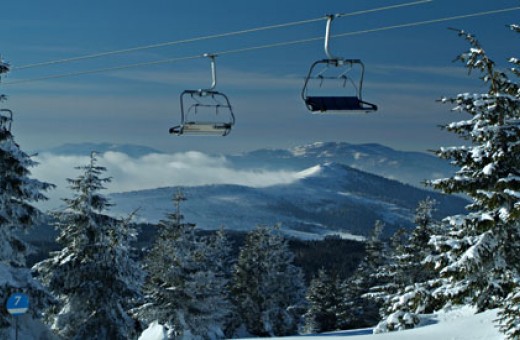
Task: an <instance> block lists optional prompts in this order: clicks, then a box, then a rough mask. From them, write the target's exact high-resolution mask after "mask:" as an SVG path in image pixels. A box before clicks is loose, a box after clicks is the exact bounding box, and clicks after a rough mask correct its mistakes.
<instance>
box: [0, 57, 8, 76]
mask: <svg viewBox="0 0 520 340" xmlns="http://www.w3.org/2000/svg"><path fill="white" fill-rule="evenodd" d="M7 72H9V64H8V63H6V62H5V61H3V60H2V57H0V74H2V73H7Z"/></svg>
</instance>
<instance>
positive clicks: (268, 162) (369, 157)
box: [39, 142, 454, 188]
mask: <svg viewBox="0 0 520 340" xmlns="http://www.w3.org/2000/svg"><path fill="white" fill-rule="evenodd" d="M92 151H96V152H98V153H100V154H103V153H105V152H108V151H112V152H120V153H123V154H126V155H127V156H129V157H132V158H140V157H144V156H146V155H149V154H163V153H162V152H161V151H158V150H156V149H153V148H149V147H146V146H141V145H133V144H111V143H80V144H64V145H62V146H58V147H55V148H52V149H47V150H40V151H39V152H40V153H50V154H54V155H66V156H72V155H74V156H88V155H89V154H90V153H91V152H92ZM214 156H215V155H214ZM221 156H222V155H218V157H221ZM225 159H226V160H227V161H228V162H229V166H230V167H233V168H234V169H236V170H243V169H256V170H271V171H272V170H296V171H300V170H303V169H305V168H309V167H311V166H313V165H316V164H319V163H326V162H334V163H340V164H345V165H348V166H350V167H353V168H355V169H359V170H362V171H365V172H369V173H373V174H376V175H379V176H383V177H386V178H390V179H395V180H398V181H401V182H403V183H407V184H411V185H415V186H418V187H420V188H423V187H424V186H423V185H422V183H423V182H424V180H427V179H436V178H441V177H448V176H449V175H450V174H453V172H454V168H453V167H452V166H451V165H450V164H449V163H448V162H447V161H445V160H441V159H439V158H437V157H435V156H433V155H430V154H427V153H422V152H408V151H398V150H394V149H391V148H389V147H386V146H383V145H380V144H349V143H345V142H316V143H313V144H309V145H303V146H297V147H294V148H291V149H260V150H255V151H251V152H246V153H242V154H237V155H225Z"/></svg>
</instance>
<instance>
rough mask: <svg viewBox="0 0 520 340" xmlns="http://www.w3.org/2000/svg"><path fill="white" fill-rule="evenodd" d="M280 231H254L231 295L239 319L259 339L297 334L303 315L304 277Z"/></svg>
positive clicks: (261, 228) (242, 251) (241, 257)
mask: <svg viewBox="0 0 520 340" xmlns="http://www.w3.org/2000/svg"><path fill="white" fill-rule="evenodd" d="M293 260H294V255H293V253H292V252H291V251H290V250H289V246H288V243H287V241H286V240H285V239H284V238H283V236H282V235H280V233H279V230H278V229H277V228H268V227H265V226H258V227H257V228H256V229H254V230H253V231H251V232H250V233H249V234H248V235H247V237H246V240H245V244H244V246H243V247H242V248H241V249H240V254H239V257H238V261H237V264H236V267H235V272H234V277H233V288H232V294H233V299H234V303H235V306H236V308H237V311H236V313H237V315H239V316H240V317H241V321H242V323H243V325H244V326H245V328H246V330H247V331H248V332H249V333H250V334H253V335H256V336H275V335H276V336H282V335H290V334H295V333H296V331H297V327H298V324H299V318H300V315H301V314H302V312H301V310H300V309H301V307H300V305H301V304H302V303H303V302H304V296H305V287H304V281H303V273H302V271H301V269H300V268H298V267H296V266H295V265H294V264H293Z"/></svg>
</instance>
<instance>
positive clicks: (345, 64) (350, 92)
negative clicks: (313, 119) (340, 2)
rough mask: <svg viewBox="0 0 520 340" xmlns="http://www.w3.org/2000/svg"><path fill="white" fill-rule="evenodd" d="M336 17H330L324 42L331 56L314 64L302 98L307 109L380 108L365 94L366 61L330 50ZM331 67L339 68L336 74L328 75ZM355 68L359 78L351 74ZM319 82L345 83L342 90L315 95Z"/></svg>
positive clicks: (359, 109)
mask: <svg viewBox="0 0 520 340" xmlns="http://www.w3.org/2000/svg"><path fill="white" fill-rule="evenodd" d="M334 17H335V16H334V15H328V16H327V26H326V30H325V45H324V48H325V54H326V55H327V59H322V60H318V61H316V62H314V63H313V64H312V65H311V68H310V69H309V73H308V74H307V77H306V78H305V83H304V86H303V89H302V92H301V96H302V99H303V101H304V102H305V105H306V106H307V109H309V111H311V112H313V113H314V112H315V113H328V112H329V111H333V112H338V111H339V112H353V111H365V112H370V111H376V110H377V105H375V104H372V103H369V102H366V101H364V100H363V97H362V93H363V78H364V75H365V65H364V64H363V62H361V60H360V59H345V58H339V57H335V56H333V55H331V53H330V51H329V39H330V27H331V23H332V20H333V19H334ZM320 66H324V68H323V69H321V70H319V67H320ZM330 69H333V70H334V71H336V72H335V73H334V75H332V76H325V75H324V74H325V72H326V71H328V70H330ZM317 70H319V71H317ZM354 71H356V72H357V73H356V75H357V81H355V80H354V79H353V77H352V75H351V73H355V72H354ZM316 81H319V83H320V87H321V86H322V85H323V83H324V82H327V83H329V82H334V81H336V82H338V81H340V83H342V84H341V85H342V86H341V88H340V90H341V92H339V93H338V91H334V93H333V94H332V93H327V91H326V90H325V91H320V92H319V93H314V94H313V89H312V85H311V83H314V82H316ZM314 92H317V91H314ZM331 92H332V91H331ZM345 92H346V93H345Z"/></svg>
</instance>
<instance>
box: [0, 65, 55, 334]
mask: <svg viewBox="0 0 520 340" xmlns="http://www.w3.org/2000/svg"><path fill="white" fill-rule="evenodd" d="M8 71H9V65H8V64H7V63H5V62H3V61H2V60H0V76H1V75H2V74H3V73H7V72H8ZM5 98H6V97H5V96H4V95H0V102H1V101H3V100H5ZM12 118H13V117H12V112H11V111H10V110H8V109H1V110H0V301H2V303H5V301H6V300H7V299H8V298H9V296H10V295H11V294H12V293H17V292H23V293H25V294H27V295H28V296H29V302H30V305H31V308H30V310H29V312H28V313H29V315H30V318H24V321H22V322H29V321H30V320H32V319H38V318H40V317H41V313H42V310H43V309H44V308H46V307H47V306H48V305H49V304H50V303H51V302H52V297H51V296H50V295H49V293H48V292H47V291H46V290H45V289H44V287H43V286H42V285H41V284H40V283H39V282H37V281H36V280H34V279H33V277H32V275H31V271H30V269H29V268H27V267H26V256H27V255H28V254H29V252H30V251H31V248H30V247H29V245H28V244H27V243H25V242H24V241H23V240H22V239H21V238H20V235H21V234H23V233H26V232H28V231H29V230H30V229H31V228H33V227H34V226H35V225H36V224H37V223H38V222H40V221H42V220H43V214H42V213H41V212H40V211H39V210H38V209H37V208H36V207H34V206H33V204H34V203H36V202H38V201H41V200H45V199H46V197H45V196H44V194H43V192H45V191H47V190H48V189H51V188H52V187H53V185H51V184H49V183H44V182H40V181H38V180H36V179H32V178H30V174H31V173H30V170H29V168H31V167H33V166H35V165H36V162H35V161H33V160H32V159H31V157H30V156H28V155H27V154H26V153H25V152H23V151H22V149H21V148H20V146H19V145H18V144H17V143H16V142H15V141H14V136H13V134H12V133H11V124H12ZM12 321H13V318H12V317H10V316H9V315H8V314H7V313H6V312H2V313H0V338H2V339H5V338H9V335H8V334H9V329H8V328H10V326H11V323H12Z"/></svg>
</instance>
